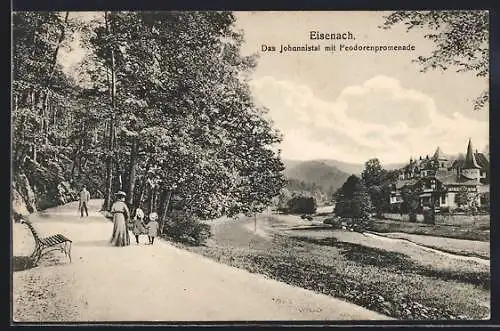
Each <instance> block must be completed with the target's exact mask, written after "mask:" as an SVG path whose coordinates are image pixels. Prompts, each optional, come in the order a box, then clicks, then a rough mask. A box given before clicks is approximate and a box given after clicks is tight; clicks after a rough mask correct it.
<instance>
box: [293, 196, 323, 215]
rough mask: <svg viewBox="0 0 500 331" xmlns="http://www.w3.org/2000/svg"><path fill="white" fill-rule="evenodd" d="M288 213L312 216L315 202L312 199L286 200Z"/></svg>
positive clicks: (297, 198) (297, 197)
mask: <svg viewBox="0 0 500 331" xmlns="http://www.w3.org/2000/svg"><path fill="white" fill-rule="evenodd" d="M287 205H288V212H289V213H292V214H314V213H315V212H316V200H315V199H314V198H313V197H304V196H296V197H293V198H291V199H290V200H288V202H287Z"/></svg>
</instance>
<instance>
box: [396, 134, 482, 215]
mask: <svg viewBox="0 0 500 331" xmlns="http://www.w3.org/2000/svg"><path fill="white" fill-rule="evenodd" d="M489 178H490V161H489V158H488V156H486V155H485V154H483V153H478V152H477V150H476V151H475V152H474V151H473V149H472V142H471V140H470V139H469V143H468V145H467V152H466V155H465V157H458V158H455V159H452V158H450V157H447V156H445V155H444V154H443V152H442V151H441V149H440V148H439V147H438V148H437V149H436V151H435V153H434V155H433V156H432V157H431V158H429V157H428V156H426V157H425V158H422V157H420V158H419V159H418V160H413V159H410V162H409V164H407V165H406V166H405V167H403V168H402V169H400V172H399V178H398V180H397V181H396V182H395V183H394V185H393V189H392V191H391V194H390V198H389V199H390V204H391V205H392V206H395V205H398V204H400V203H402V202H403V199H402V195H401V191H402V190H403V188H405V187H411V188H414V189H418V192H419V200H420V206H422V207H423V206H430V204H431V201H432V199H437V200H438V201H436V207H448V208H450V210H452V209H455V208H457V207H461V206H460V205H458V204H457V201H456V199H455V196H456V194H457V192H460V191H462V190H467V191H468V192H471V193H474V194H475V196H476V198H477V203H478V204H479V205H482V204H485V203H486V199H485V196H486V195H487V194H488V193H489V190H490V187H489Z"/></svg>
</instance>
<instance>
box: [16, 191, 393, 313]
mask: <svg viewBox="0 0 500 331" xmlns="http://www.w3.org/2000/svg"><path fill="white" fill-rule="evenodd" d="M101 203H102V201H101V200H92V201H91V203H90V208H89V212H90V215H89V217H88V218H80V216H79V214H78V212H77V203H76V202H73V203H69V204H67V205H64V206H59V207H55V208H51V209H48V210H45V211H43V212H39V213H36V214H33V215H31V216H30V220H31V221H32V222H33V224H34V226H35V228H37V230H38V231H39V232H40V234H41V235H42V236H44V235H51V234H55V233H61V234H64V235H66V236H67V237H69V238H71V239H72V240H73V250H72V256H73V262H72V263H68V261H67V259H66V258H65V256H64V254H63V253H58V252H55V253H54V254H52V255H49V256H48V257H47V258H42V260H41V262H40V265H39V266H38V267H35V268H31V269H27V270H21V271H14V272H13V293H12V294H13V298H12V299H13V319H14V321H17V322H35V321H67V322H70V321H72V322H73V321H80V322H84V321H101V322H105V321H137V322H140V321H271V320H282V321H283V320H350V319H356V320H369V319H386V318H387V317H385V316H383V315H380V314H378V313H375V312H372V311H369V310H367V309H364V308H362V307H359V306H356V305H354V304H351V303H348V302H345V301H342V300H339V299H335V298H333V297H329V296H326V295H321V294H317V293H315V292H311V291H308V290H305V289H302V288H298V287H293V286H289V285H287V284H284V283H281V282H278V281H275V280H271V279H268V278H266V277H264V276H262V275H258V274H252V273H249V272H247V271H244V270H241V269H237V268H233V267H230V266H227V265H223V264H219V263H217V262H214V261H212V260H210V259H207V258H205V257H202V256H200V255H197V254H194V253H190V252H187V251H185V250H182V249H179V248H176V247H174V246H172V245H170V244H169V243H168V242H167V241H164V240H158V241H155V244H154V245H153V246H151V245H146V244H145V243H146V241H147V237H145V236H143V237H142V238H141V243H140V244H139V245H136V244H135V240H132V236H131V241H132V244H131V245H130V246H127V247H111V246H109V244H108V240H109V238H110V236H111V232H112V226H113V225H112V222H110V221H109V220H108V219H106V218H104V217H103V216H102V215H101V213H99V212H98V210H99V207H100V204H101ZM32 245H33V239H32V236H31V234H30V233H29V231H28V230H27V228H26V226H24V225H22V224H17V223H16V224H14V226H13V256H14V257H16V258H19V257H22V256H25V255H29V253H30V252H31V249H32Z"/></svg>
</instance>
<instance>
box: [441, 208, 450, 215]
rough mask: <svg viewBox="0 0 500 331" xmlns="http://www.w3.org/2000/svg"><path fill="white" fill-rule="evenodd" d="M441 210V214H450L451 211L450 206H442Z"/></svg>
mask: <svg viewBox="0 0 500 331" xmlns="http://www.w3.org/2000/svg"><path fill="white" fill-rule="evenodd" d="M439 212H440V213H441V214H449V213H450V207H441V208H439Z"/></svg>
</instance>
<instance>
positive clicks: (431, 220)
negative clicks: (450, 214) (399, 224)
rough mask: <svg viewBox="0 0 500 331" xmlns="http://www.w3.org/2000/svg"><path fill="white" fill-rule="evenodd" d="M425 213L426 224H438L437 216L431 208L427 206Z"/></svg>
mask: <svg viewBox="0 0 500 331" xmlns="http://www.w3.org/2000/svg"><path fill="white" fill-rule="evenodd" d="M423 214H424V223H426V224H436V218H435V215H434V212H433V211H432V209H430V208H425V209H424V210H423Z"/></svg>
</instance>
